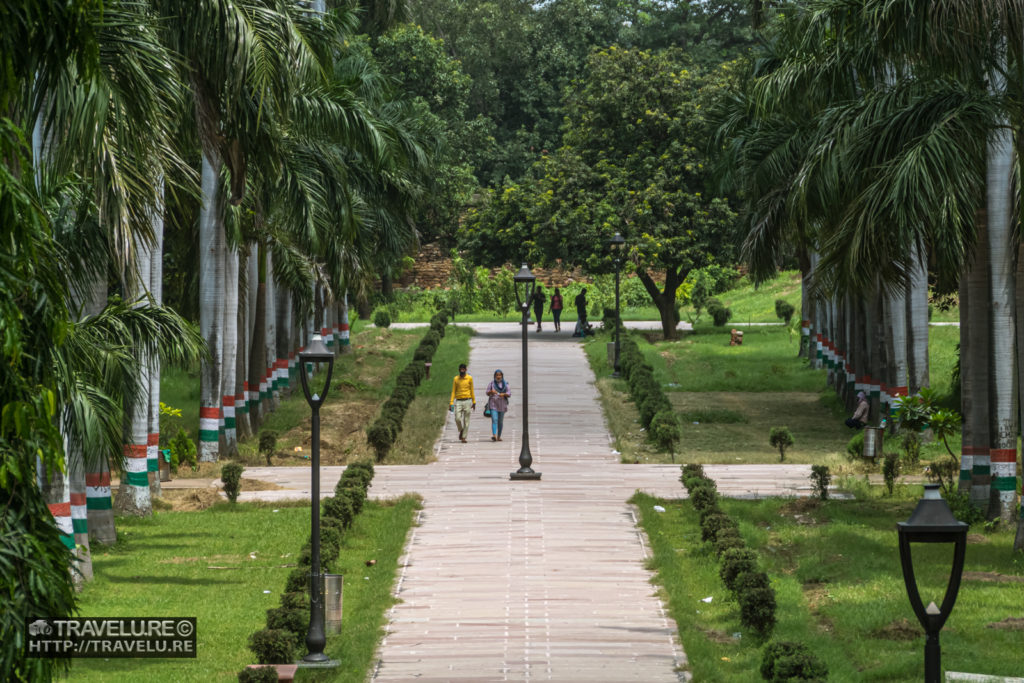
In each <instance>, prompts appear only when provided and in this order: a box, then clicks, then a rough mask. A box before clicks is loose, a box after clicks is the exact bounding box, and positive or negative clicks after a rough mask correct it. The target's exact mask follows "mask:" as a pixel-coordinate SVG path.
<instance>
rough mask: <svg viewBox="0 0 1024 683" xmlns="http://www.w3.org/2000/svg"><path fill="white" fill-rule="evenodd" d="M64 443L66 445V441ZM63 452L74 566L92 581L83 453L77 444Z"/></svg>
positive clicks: (82, 575) (85, 579)
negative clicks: (73, 548) (72, 535)
mask: <svg viewBox="0 0 1024 683" xmlns="http://www.w3.org/2000/svg"><path fill="white" fill-rule="evenodd" d="M65 445H66V446H67V445H68V444H67V442H65ZM65 454H66V455H67V465H66V467H67V480H68V492H69V496H68V502H69V503H70V506H71V528H72V531H73V532H74V535H75V566H76V568H77V571H78V573H79V574H80V575H81V577H82V579H83V580H84V581H92V551H91V549H90V546H89V511H88V497H87V496H86V489H85V454H84V453H83V452H82V449H81V447H79V446H75V447H69V448H66V449H65Z"/></svg>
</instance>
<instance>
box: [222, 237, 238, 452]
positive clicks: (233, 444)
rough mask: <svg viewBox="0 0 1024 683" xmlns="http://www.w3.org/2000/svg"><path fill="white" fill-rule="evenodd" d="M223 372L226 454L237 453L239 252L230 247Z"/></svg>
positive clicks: (226, 257)
mask: <svg viewBox="0 0 1024 683" xmlns="http://www.w3.org/2000/svg"><path fill="white" fill-rule="evenodd" d="M222 292H223V296H224V347H223V349H222V351H223V353H224V360H223V364H222V366H221V367H222V368H223V371H224V380H223V385H222V386H223V389H222V391H223V392H224V395H223V396H222V397H221V402H222V405H223V409H222V414H223V416H224V446H225V450H224V451H222V453H223V455H226V456H228V457H232V458H233V457H235V456H236V455H237V454H238V433H237V430H236V421H235V393H236V387H235V382H236V379H237V377H238V359H237V355H238V251H236V250H235V249H234V248H231V247H227V248H226V251H225V255H224V289H223V290H222Z"/></svg>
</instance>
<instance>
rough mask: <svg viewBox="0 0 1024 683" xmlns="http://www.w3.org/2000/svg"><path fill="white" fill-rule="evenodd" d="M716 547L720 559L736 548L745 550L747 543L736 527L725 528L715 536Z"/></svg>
mask: <svg viewBox="0 0 1024 683" xmlns="http://www.w3.org/2000/svg"><path fill="white" fill-rule="evenodd" d="M713 543H714V546H715V554H716V555H718V556H719V557H721V556H722V554H723V553H725V551H727V550H734V549H736V548H745V547H746V545H747V543H746V541H744V540H743V536H741V535H740V530H739V529H737V528H736V527H725V528H722V529H719V530H718V533H717V534H715V540H714V541H713Z"/></svg>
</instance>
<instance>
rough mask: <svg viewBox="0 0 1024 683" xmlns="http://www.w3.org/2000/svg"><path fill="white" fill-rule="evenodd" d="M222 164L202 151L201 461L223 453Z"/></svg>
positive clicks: (223, 241) (200, 240)
mask: <svg viewBox="0 0 1024 683" xmlns="http://www.w3.org/2000/svg"><path fill="white" fill-rule="evenodd" d="M220 168H221V163H220V160H218V159H212V158H210V156H209V155H208V154H207V153H205V152H204V153H203V170H202V185H201V187H202V206H201V209H200V214H199V331H200V334H202V336H203V339H205V340H206V346H207V351H208V357H204V358H203V360H202V363H201V366H200V375H199V460H200V461H202V462H216V461H217V459H218V457H219V456H220V448H219V443H218V430H219V422H220V416H221V396H222V395H223V394H222V393H221V389H222V386H223V365H222V364H223V362H224V254H225V250H226V246H227V245H226V239H225V237H224V196H223V194H224V193H223V188H222V187H221V182H220Z"/></svg>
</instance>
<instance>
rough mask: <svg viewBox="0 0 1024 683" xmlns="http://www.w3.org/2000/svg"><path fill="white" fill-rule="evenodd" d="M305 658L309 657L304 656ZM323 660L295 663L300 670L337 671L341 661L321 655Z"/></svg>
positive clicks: (304, 660)
mask: <svg viewBox="0 0 1024 683" xmlns="http://www.w3.org/2000/svg"><path fill="white" fill-rule="evenodd" d="M306 656H307V657H308V656H309V655H306ZM322 656H323V659H314V660H312V661H310V660H308V659H300V660H299V661H297V662H295V663H296V664H298V666H299V668H300V669H337V668H338V667H339V666H341V661H340V660H337V659H331V658H330V657H328V656H327V655H322Z"/></svg>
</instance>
